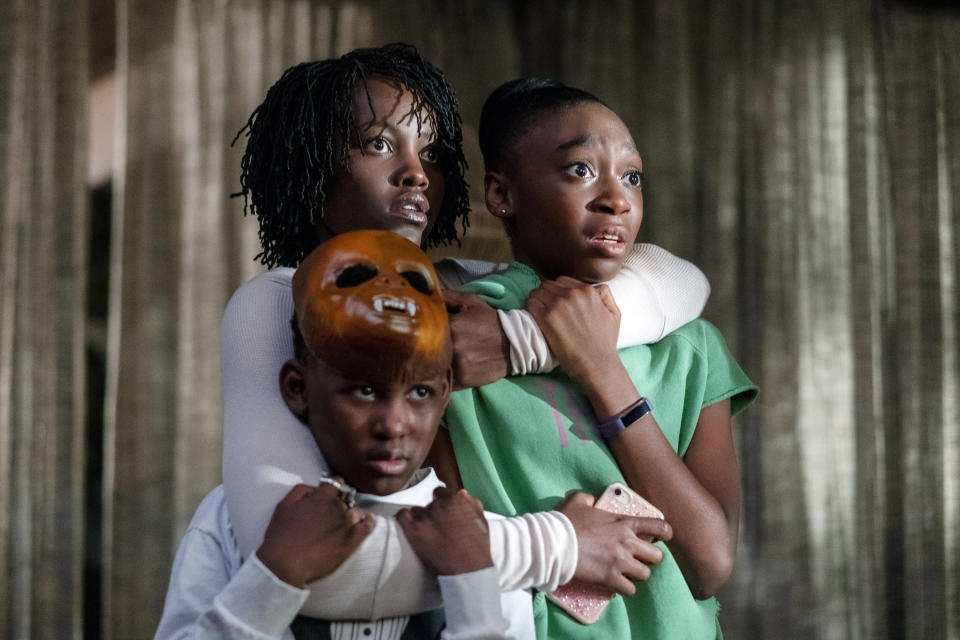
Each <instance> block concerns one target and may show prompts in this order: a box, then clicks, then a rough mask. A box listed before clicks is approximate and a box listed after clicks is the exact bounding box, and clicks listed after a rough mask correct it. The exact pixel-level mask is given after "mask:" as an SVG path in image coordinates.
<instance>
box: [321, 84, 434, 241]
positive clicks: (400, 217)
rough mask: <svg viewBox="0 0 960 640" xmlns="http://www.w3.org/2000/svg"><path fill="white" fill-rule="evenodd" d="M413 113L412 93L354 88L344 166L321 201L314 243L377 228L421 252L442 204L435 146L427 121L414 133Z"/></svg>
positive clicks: (363, 86) (391, 88)
mask: <svg viewBox="0 0 960 640" xmlns="http://www.w3.org/2000/svg"><path fill="white" fill-rule="evenodd" d="M412 106H413V96H412V95H411V94H410V92H409V91H407V90H406V89H403V88H400V87H398V86H397V85H396V84H393V83H391V82H390V81H388V80H385V79H381V78H368V79H367V80H366V82H365V83H361V84H359V85H358V86H357V88H356V90H355V91H354V96H353V117H354V119H355V129H356V135H354V134H351V139H350V166H349V168H348V169H345V170H342V171H340V172H338V173H337V175H336V176H335V177H334V180H333V188H332V189H331V190H330V193H329V194H328V195H327V197H326V199H325V200H324V203H323V212H324V213H323V219H322V221H321V224H318V225H317V236H318V240H319V241H320V242H322V241H323V240H325V239H326V238H327V237H328V236H329V235H330V231H332V232H333V233H344V232H346V231H356V230H360V229H381V230H384V231H392V232H394V233H397V234H399V235H401V236H403V237H405V238H407V239H408V240H410V241H411V242H413V243H415V244H417V245H419V244H420V243H421V238H422V237H423V236H424V234H426V233H428V232H429V230H430V228H431V227H432V226H433V223H434V221H435V220H436V216H437V213H438V212H439V211H440V207H441V205H442V204H443V190H444V179H443V171H442V170H441V167H440V164H439V162H438V161H439V158H440V145H439V144H438V143H437V142H436V141H435V140H434V132H433V130H432V129H431V128H430V125H429V123H428V122H427V121H426V119H422V120H423V121H422V124H421V126H420V128H419V131H418V127H417V117H416V114H415V113H414V112H413V111H412V110H411V108H412ZM371 107H372V108H371Z"/></svg>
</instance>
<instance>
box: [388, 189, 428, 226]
mask: <svg viewBox="0 0 960 640" xmlns="http://www.w3.org/2000/svg"><path fill="white" fill-rule="evenodd" d="M428 211H430V201H429V200H427V196H425V195H423V194H422V193H412V192H406V193H402V194H400V195H399V196H397V197H396V198H394V199H393V202H391V203H390V213H391V214H392V215H394V216H398V217H400V218H403V219H404V220H407V221H409V222H411V223H412V224H415V225H417V226H419V227H423V226H425V225H426V224H427V212H428Z"/></svg>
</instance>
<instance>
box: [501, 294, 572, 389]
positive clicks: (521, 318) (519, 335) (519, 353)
mask: <svg viewBox="0 0 960 640" xmlns="http://www.w3.org/2000/svg"><path fill="white" fill-rule="evenodd" d="M497 315H498V316H499V317H500V327H501V328H502V329H503V333H504V335H505V336H507V342H509V343H510V375H514V376H522V375H526V374H529V373H546V372H548V371H553V369H554V368H555V367H556V366H557V362H556V360H554V358H553V354H552V353H551V352H550V347H548V346H547V339H546V338H544V337H543V332H541V331H540V327H538V326H537V323H536V322H535V321H534V319H533V316H531V315H530V313H529V312H528V311H525V310H524V309H511V310H510V311H503V310H502V309H498V310H497Z"/></svg>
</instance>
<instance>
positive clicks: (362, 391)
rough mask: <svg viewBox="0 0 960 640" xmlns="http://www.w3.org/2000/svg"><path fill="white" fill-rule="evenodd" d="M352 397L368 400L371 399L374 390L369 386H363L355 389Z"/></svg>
mask: <svg viewBox="0 0 960 640" xmlns="http://www.w3.org/2000/svg"><path fill="white" fill-rule="evenodd" d="M352 395H353V396H354V397H357V398H360V399H362V400H370V399H372V398H373V395H374V390H373V387H371V386H370V385H364V386H362V387H356V388H355V389H354V390H353V393H352Z"/></svg>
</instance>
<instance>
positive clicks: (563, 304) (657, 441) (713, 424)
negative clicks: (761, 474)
mask: <svg viewBox="0 0 960 640" xmlns="http://www.w3.org/2000/svg"><path fill="white" fill-rule="evenodd" d="M527 308H528V309H529V310H530V312H531V314H533V316H534V317H535V318H536V319H537V323H538V324H539V325H540V327H541V329H542V330H543V332H544V334H545V335H546V336H547V339H548V341H549V342H550V344H551V346H552V347H553V350H554V353H555V354H556V356H557V359H558V361H559V362H560V364H561V366H562V367H563V369H564V371H565V372H566V373H567V374H568V375H569V376H570V378H571V379H573V380H575V381H576V382H577V383H579V384H580V385H581V387H582V388H583V390H584V392H585V393H586V394H587V397H588V398H589V399H590V402H591V405H592V407H593V410H594V413H595V414H596V415H597V416H601V417H602V418H605V417H607V416H612V415H616V414H619V413H621V412H623V411H624V410H625V409H628V408H630V407H631V406H632V405H634V404H635V403H636V402H637V401H639V399H640V393H638V391H637V389H636V388H635V387H634V385H633V382H632V381H631V379H630V377H629V375H628V374H627V371H626V369H625V368H624V366H623V364H622V362H621V361H620V359H619V357H618V356H617V353H616V344H615V337H614V336H616V334H617V323H618V320H619V313H618V311H617V308H616V305H615V304H614V303H613V300H612V297H611V296H610V294H609V291H607V290H605V288H603V287H599V288H594V287H591V286H589V285H585V284H583V283H581V282H578V281H576V280H573V279H571V278H565V277H562V278H560V279H558V280H557V281H550V282H545V283H544V284H543V286H542V287H541V288H540V289H537V290H536V291H534V292H533V293H531V295H530V299H529V300H528V303H527ZM596 309H606V311H607V313H605V314H598V313H597V312H596ZM607 445H608V447H609V448H610V451H611V453H612V454H613V456H614V458H615V459H616V461H617V464H618V465H619V467H620V470H621V472H622V473H623V475H624V478H626V480H627V483H628V484H629V485H630V486H631V488H633V489H634V490H635V491H637V492H638V493H640V494H641V495H642V496H644V497H645V498H647V499H648V500H650V502H652V503H653V504H655V505H656V506H657V507H658V508H660V510H661V511H663V513H664V515H665V517H666V520H667V522H669V523H670V525H671V526H672V527H673V540H672V541H670V542H668V543H667V544H668V547H669V548H670V550H671V552H672V553H673V555H674V557H675V558H676V560H677V563H678V565H679V566H680V568H681V570H682V571H683V574H684V577H685V579H686V581H687V584H688V585H689V587H690V590H691V592H692V593H693V594H694V596H695V597H697V598H706V597H709V596H711V595H713V594H714V593H716V591H717V590H718V589H719V588H720V587H721V586H722V585H723V584H724V583H725V582H726V581H727V579H728V578H729V577H730V573H731V571H732V569H733V561H734V557H735V554H736V544H737V527H738V522H739V511H740V483H739V468H738V464H737V459H736V454H735V451H734V446H733V438H732V434H731V430H730V404H729V401H723V402H719V403H717V404H715V405H711V406H708V407H705V408H704V409H703V410H702V411H701V413H700V417H699V420H698V423H697V428H696V431H695V432H694V436H693V440H692V441H691V443H690V446H689V448H688V450H687V453H686V456H685V459H681V458H680V457H679V456H678V455H677V453H676V452H675V451H674V450H673V447H672V446H671V445H670V443H669V442H668V441H667V439H666V438H665V437H664V435H663V432H662V431H661V430H660V428H659V427H658V426H657V424H656V421H655V420H654V418H653V416H652V415H651V414H647V415H646V416H644V417H643V418H641V419H640V420H638V421H637V422H636V423H634V424H632V425H629V428H627V429H626V430H625V431H623V432H622V433H621V434H620V435H617V436H615V437H613V438H611V439H609V440H608V441H607Z"/></svg>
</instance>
